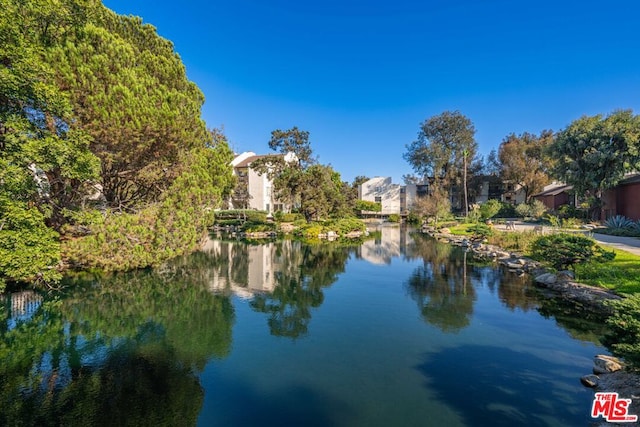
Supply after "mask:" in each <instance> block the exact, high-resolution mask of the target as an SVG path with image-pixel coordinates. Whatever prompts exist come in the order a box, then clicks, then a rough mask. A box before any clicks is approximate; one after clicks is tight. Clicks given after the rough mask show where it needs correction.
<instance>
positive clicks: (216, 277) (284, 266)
mask: <svg viewBox="0 0 640 427" xmlns="http://www.w3.org/2000/svg"><path fill="white" fill-rule="evenodd" d="M299 246H300V245H299V243H298V242H294V241H291V240H281V241H278V242H269V243H264V244H260V245H250V244H247V243H243V242H229V241H222V240H213V239H210V240H208V241H207V243H206V244H205V245H204V247H203V249H202V250H203V251H204V252H206V253H207V254H208V255H209V256H211V258H212V260H213V264H214V274H213V278H212V281H211V283H210V289H211V291H213V292H217V293H233V294H235V295H237V296H239V297H241V298H252V297H253V296H254V295H255V294H262V293H271V292H273V290H274V289H275V287H276V286H277V284H278V276H281V275H287V274H291V273H292V272H293V271H295V270H297V269H298V268H299V266H300V260H299V258H300V248H299Z"/></svg>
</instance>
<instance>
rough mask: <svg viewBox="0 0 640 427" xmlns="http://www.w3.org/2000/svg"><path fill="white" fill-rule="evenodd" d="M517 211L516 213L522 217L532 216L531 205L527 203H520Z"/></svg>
mask: <svg viewBox="0 0 640 427" xmlns="http://www.w3.org/2000/svg"><path fill="white" fill-rule="evenodd" d="M515 212H516V215H518V216H519V217H520V218H526V217H528V216H530V213H531V209H530V208H529V205H527V204H526V203H520V204H519V205H517V206H516V208H515Z"/></svg>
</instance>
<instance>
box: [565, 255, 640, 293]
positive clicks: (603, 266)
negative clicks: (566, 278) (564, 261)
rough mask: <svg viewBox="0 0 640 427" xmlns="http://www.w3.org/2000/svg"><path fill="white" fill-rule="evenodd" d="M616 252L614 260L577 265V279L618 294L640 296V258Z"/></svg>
mask: <svg viewBox="0 0 640 427" xmlns="http://www.w3.org/2000/svg"><path fill="white" fill-rule="evenodd" d="M614 251H615V254H616V256H615V258H614V259H613V260H609V261H605V262H597V261H592V262H588V263H586V264H581V265H576V266H575V268H574V269H575V272H576V278H577V279H578V280H579V281H580V283H585V284H587V285H592V286H600V287H603V288H607V289H612V290H614V291H615V292H617V293H624V294H628V295H630V294H635V293H639V294H640V256H638V255H634V254H631V253H629V252H625V251H620V250H616V249H614Z"/></svg>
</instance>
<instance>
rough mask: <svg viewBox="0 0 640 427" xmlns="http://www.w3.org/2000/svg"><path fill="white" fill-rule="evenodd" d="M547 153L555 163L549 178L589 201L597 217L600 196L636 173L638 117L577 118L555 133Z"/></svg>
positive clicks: (624, 114)
mask: <svg viewBox="0 0 640 427" xmlns="http://www.w3.org/2000/svg"><path fill="white" fill-rule="evenodd" d="M549 153H550V156H551V157H553V158H554V159H555V160H556V163H555V165H554V169H553V174H554V175H555V176H556V177H557V178H558V179H560V180H562V181H564V182H566V183H567V184H571V185H573V187H574V189H575V191H576V193H577V194H578V195H579V196H581V197H591V199H592V201H593V203H592V205H591V208H592V215H596V216H597V212H598V210H599V209H600V207H601V206H602V192H603V191H604V190H607V189H609V188H612V187H614V186H615V185H617V184H618V183H619V182H620V180H622V178H623V177H624V175H625V174H626V173H628V172H632V171H637V170H640V117H639V116H637V115H634V114H633V112H632V111H631V110H620V111H615V112H613V113H611V114H609V115H607V116H606V117H604V116H602V115H601V114H598V115H596V116H591V117H589V116H584V117H581V118H579V119H577V120H575V121H573V122H572V123H571V124H569V126H567V127H566V128H565V129H563V130H562V131H560V132H558V134H557V135H556V138H555V140H554V141H553V143H552V144H551V145H550V147H549Z"/></svg>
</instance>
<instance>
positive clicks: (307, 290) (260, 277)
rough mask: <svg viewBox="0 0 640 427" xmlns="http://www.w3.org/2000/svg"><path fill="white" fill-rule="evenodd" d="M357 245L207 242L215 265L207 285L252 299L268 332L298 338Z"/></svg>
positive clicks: (294, 242)
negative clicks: (265, 320)
mask: <svg viewBox="0 0 640 427" xmlns="http://www.w3.org/2000/svg"><path fill="white" fill-rule="evenodd" d="M358 247H359V245H348V244H340V243H337V242H332V243H327V244H316V245H306V244H302V243H301V242H299V241H292V240H284V241H278V242H269V243H265V244H261V245H251V244H249V243H246V242H238V241H235V242H234V241H231V242H230V241H220V240H217V241H210V242H208V243H207V245H206V251H207V254H208V255H209V256H210V257H211V266H212V268H213V269H214V270H215V276H216V278H215V280H214V281H213V282H212V283H211V289H212V290H214V291H216V292H223V293H225V294H229V293H234V294H236V295H239V296H241V297H247V298H251V302H250V305H251V307H252V308H253V309H254V310H255V311H257V312H260V313H265V314H267V315H268V319H267V323H268V325H269V330H270V331H271V334H272V335H276V336H282V337H289V338H298V337H301V336H304V335H306V334H307V332H308V327H309V322H310V321H311V309H312V308H317V307H319V306H320V305H321V304H322V302H323V301H324V293H323V288H325V287H327V286H330V285H331V284H333V283H334V282H335V281H336V280H337V278H338V275H339V274H340V273H342V272H344V269H345V265H346V262H347V259H348V258H349V255H350V254H351V253H354V252H355V251H356V249H357V248H358Z"/></svg>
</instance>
